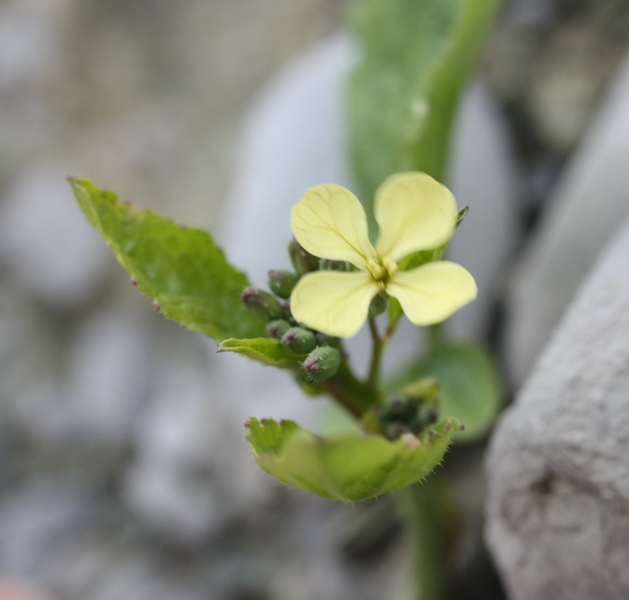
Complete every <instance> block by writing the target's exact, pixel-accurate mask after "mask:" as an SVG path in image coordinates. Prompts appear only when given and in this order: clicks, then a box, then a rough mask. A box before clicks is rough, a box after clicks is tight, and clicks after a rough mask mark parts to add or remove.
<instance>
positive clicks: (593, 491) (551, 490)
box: [487, 224, 629, 600]
mask: <svg viewBox="0 0 629 600" xmlns="http://www.w3.org/2000/svg"><path fill="white" fill-rule="evenodd" d="M627 256H629V224H626V225H625V226H624V228H623V229H622V231H621V233H620V235H619V236H618V237H617V239H616V240H615V241H614V242H613V244H612V245H611V246H610V247H609V249H608V250H606V251H605V253H604V254H603V257H602V259H601V261H600V262H599V263H598V265H597V267H596V268H595V269H594V270H593V272H592V274H591V275H590V276H589V277H588V279H587V281H586V283H585V284H584V286H583V287H582V289H581V291H580V292H579V294H578V296H577V297H576V300H575V301H574V303H573V304H572V305H571V307H570V309H569V310H568V311H567V313H566V314H565V316H564V318H563V319H562V321H561V323H560V325H559V327H558V328H557V330H556V331H555V333H554V334H553V337H552V339H551V341H550V343H549V345H548V347H547V348H546V350H545V351H544V353H543V354H542V356H541V357H540V360H539V362H538V364H537V365H536V367H535V370H534V372H533V374H532V375H531V377H530V378H529V380H528V381H527V383H526V385H525V387H524V389H523V390H522V392H521V394H520V395H519V398H518V399H517V401H516V404H515V406H513V407H512V408H511V409H509V410H508V411H507V412H506V414H505V415H504V416H503V418H502V419H501V421H500V423H499V425H498V427H497V430H496V432H495V435H494V437H493V440H492V443H491V449H490V453H489V457H488V460H487V472H488V474H489V488H490V492H489V502H488V509H487V518H488V524H487V538H488V541H489V545H490V548H491V550H492V552H493V555H494V557H495V559H496V561H497V563H498V565H499V567H500V570H501V571H502V574H503V577H504V580H505V583H506V586H507V588H508V590H509V592H510V594H511V595H510V598H512V600H586V599H587V600H590V599H592V598H605V599H606V600H621V599H624V598H627V597H629V571H627V568H626V565H627V564H629V520H628V519H627V506H628V503H629V262H627Z"/></svg>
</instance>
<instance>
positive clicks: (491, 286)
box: [448, 80, 521, 339]
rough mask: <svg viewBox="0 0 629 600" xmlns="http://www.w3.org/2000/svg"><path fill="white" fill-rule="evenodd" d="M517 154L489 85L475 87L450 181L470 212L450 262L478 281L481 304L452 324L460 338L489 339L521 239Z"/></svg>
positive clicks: (459, 129) (464, 110)
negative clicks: (509, 262) (508, 266)
mask: <svg viewBox="0 0 629 600" xmlns="http://www.w3.org/2000/svg"><path fill="white" fill-rule="evenodd" d="M512 151H513V149H512V144H511V139H510V138H509V136H508V132H507V129H506V123H505V121H504V119H503V118H502V117H501V115H500V112H499V110H498V107H497V106H496V104H495V102H494V100H493V98H492V97H491V95H490V93H489V91H488V89H487V87H486V85H485V84H484V82H483V81H482V80H480V81H477V82H475V83H474V84H473V85H472V86H471V87H470V89H469V90H468V92H467V95H466V96H465V99H464V101H463V103H462V105H461V111H460V114H459V116H458V119H457V124H456V126H455V130H454V139H453V151H452V157H451V164H450V176H449V182H450V183H449V185H450V189H451V190H452V193H453V194H454V196H455V198H456V199H457V203H458V205H459V206H460V207H463V206H469V207H470V211H469V213H468V214H467V216H466V217H465V220H464V221H463V223H461V225H460V227H459V228H458V229H457V230H456V233H455V234H454V237H453V238H452V241H451V242H450V244H449V245H448V256H449V257H450V258H451V259H452V260H454V261H455V262H458V263H460V264H462V265H463V266H464V267H466V268H467V269H468V270H469V271H470V273H472V274H473V275H474V278H475V279H476V283H477V285H478V298H477V299H476V300H475V301H474V302H472V303H471V304H468V305H467V306H466V307H464V308H463V309H462V310H460V311H458V312H457V313H455V314H454V315H453V316H452V318H451V319H450V320H449V321H448V329H449V331H450V332H451V333H452V334H453V335H454V336H456V337H460V338H476V339H483V337H484V336H485V335H486V333H487V328H488V326H489V324H490V323H489V322H490V318H491V316H492V311H493V309H494V307H495V304H496V299H497V297H498V293H499V291H500V287H501V285H502V279H503V278H502V273H503V270H504V268H505V266H506V264H507V260H508V259H509V258H510V256H511V253H512V252H513V250H514V248H515V246H516V244H517V243H518V241H519V239H520V236H521V231H520V228H519V226H518V223H517V214H516V209H517V206H516V202H515V195H516V189H515V182H516V175H515V162H514V158H513V154H512Z"/></svg>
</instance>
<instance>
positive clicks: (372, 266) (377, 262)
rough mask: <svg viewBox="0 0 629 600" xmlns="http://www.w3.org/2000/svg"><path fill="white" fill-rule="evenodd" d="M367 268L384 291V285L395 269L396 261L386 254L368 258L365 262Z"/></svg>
mask: <svg viewBox="0 0 629 600" xmlns="http://www.w3.org/2000/svg"><path fill="white" fill-rule="evenodd" d="M367 269H368V270H369V273H370V275H371V276H372V277H373V278H374V279H375V281H376V283H378V284H379V287H381V288H382V290H383V291H384V287H385V285H386V284H387V282H388V281H389V280H390V279H391V277H393V274H394V273H395V272H396V271H397V263H396V262H395V261H393V260H391V259H390V258H388V257H386V256H385V257H384V258H378V259H375V258H370V259H369V260H368V262H367Z"/></svg>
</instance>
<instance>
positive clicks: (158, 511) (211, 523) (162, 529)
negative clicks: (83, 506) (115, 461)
mask: <svg viewBox="0 0 629 600" xmlns="http://www.w3.org/2000/svg"><path fill="white" fill-rule="evenodd" d="M154 387H155V389H156V390H157V393H156V394H155V396H153V397H152V398H151V400H150V405H149V406H147V408H146V409H145V410H144V412H143V414H142V418H141V421H140V422H139V425H138V428H137V432H136V436H135V445H136V454H135V458H134V460H133V461H132V462H131V464H130V465H129V467H128V469H127V471H126V473H125V474H124V478H123V496H124V499H125V501H126V502H127V504H128V505H129V506H130V507H131V508H132V509H133V510H134V511H135V512H136V514H137V515H138V516H140V517H141V518H142V519H143V520H144V521H145V522H146V523H148V524H149V525H150V526H151V527H152V528H153V529H155V530H156V531H158V532H159V533H160V534H161V535H165V536H166V537H167V538H168V539H170V540H173V541H175V542H176V543H178V544H183V545H186V546H190V545H195V544H199V543H200V542H203V541H205V540H207V539H208V538H209V537H211V536H213V535H216V534H217V533H219V532H221V531H223V530H224V529H225V528H226V527H227V525H228V524H229V521H230V519H231V518H233V517H234V516H235V515H237V514H238V513H239V512H241V511H244V512H245V514H246V513H249V514H252V513H254V512H255V510H256V508H259V506H260V504H261V503H262V502H263V501H264V500H265V499H266V497H267V494H266V490H267V489H268V485H265V484H266V483H268V482H267V481H266V476H264V475H263V474H262V473H261V472H260V471H259V469H258V468H257V466H256V465H255V464H254V462H253V460H252V458H251V456H250V453H249V449H248V448H247V445H246V443H245V442H244V441H243V435H244V427H243V425H242V423H243V421H244V420H243V421H240V420H238V419H237V418H235V416H234V412H237V410H236V411H235V410H234V408H233V407H232V406H231V405H232V403H233V396H234V389H233V387H231V388H224V387H223V386H221V385H220V384H217V381H216V378H215V377H212V376H211V375H208V373H207V370H203V371H202V370H200V369H198V368H194V367H193V366H191V365H190V364H188V365H186V364H185V363H184V362H183V361H182V360H181V358H180V359H171V360H162V361H161V364H160V365H159V376H158V377H157V380H156V381H155V382H154Z"/></svg>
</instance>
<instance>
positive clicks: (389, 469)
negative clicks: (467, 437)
mask: <svg viewBox="0 0 629 600" xmlns="http://www.w3.org/2000/svg"><path fill="white" fill-rule="evenodd" d="M254 422H255V434H254V435H251V434H250V435H249V436H248V440H249V445H250V447H251V450H252V451H253V454H254V456H255V458H256V461H257V463H258V464H259V465H260V467H261V468H262V469H263V470H264V471H266V472H267V473H268V474H269V475H272V476H273V477H275V478H276V479H277V480H279V481H281V482H282V483H285V484H286V485H289V486H291V487H296V488H300V489H302V490H306V491H309V492H311V493H313V494H316V495H317V496H321V497H323V498H328V499H330V500H341V501H342V502H356V501H358V500H367V499H368V498H375V497H376V496H380V495H382V494H387V493H390V492H395V491H397V490H400V489H402V488H404V487H406V486H408V485H411V484H413V483H416V482H418V481H421V480H422V479H424V478H425V477H426V476H427V475H429V474H430V473H431V472H432V471H433V469H434V468H435V467H436V466H437V465H438V464H439V463H440V462H441V460H442V459H443V456H444V454H445V453H446V451H447V449H448V446H449V444H450V442H451V439H452V435H453V432H454V431H455V430H456V429H457V428H458V423H457V422H456V421H455V420H453V419H450V420H446V421H442V422H441V423H438V424H437V425H435V426H433V427H431V428H429V429H427V430H425V431H424V432H422V433H421V434H420V435H419V438H414V437H412V436H411V437H407V438H404V439H400V440H397V441H394V442H391V441H389V440H387V439H385V438H384V437H382V436H379V435H363V434H359V433H354V432H343V433H339V434H337V435H333V436H330V437H328V438H322V437H319V436H316V435H314V434H313V433H310V432H309V431H306V430H305V429H301V428H300V427H298V426H295V424H294V423H292V422H290V423H291V425H290V426H289V428H287V427H286V426H284V428H283V429H282V425H281V424H279V423H276V422H275V421H272V420H271V419H265V420H264V422H258V421H257V420H255V419H251V420H250V422H249V431H250V432H251V431H252V426H254ZM267 429H268V431H269V433H268V436H267V434H266V432H265V430H267Z"/></svg>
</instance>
